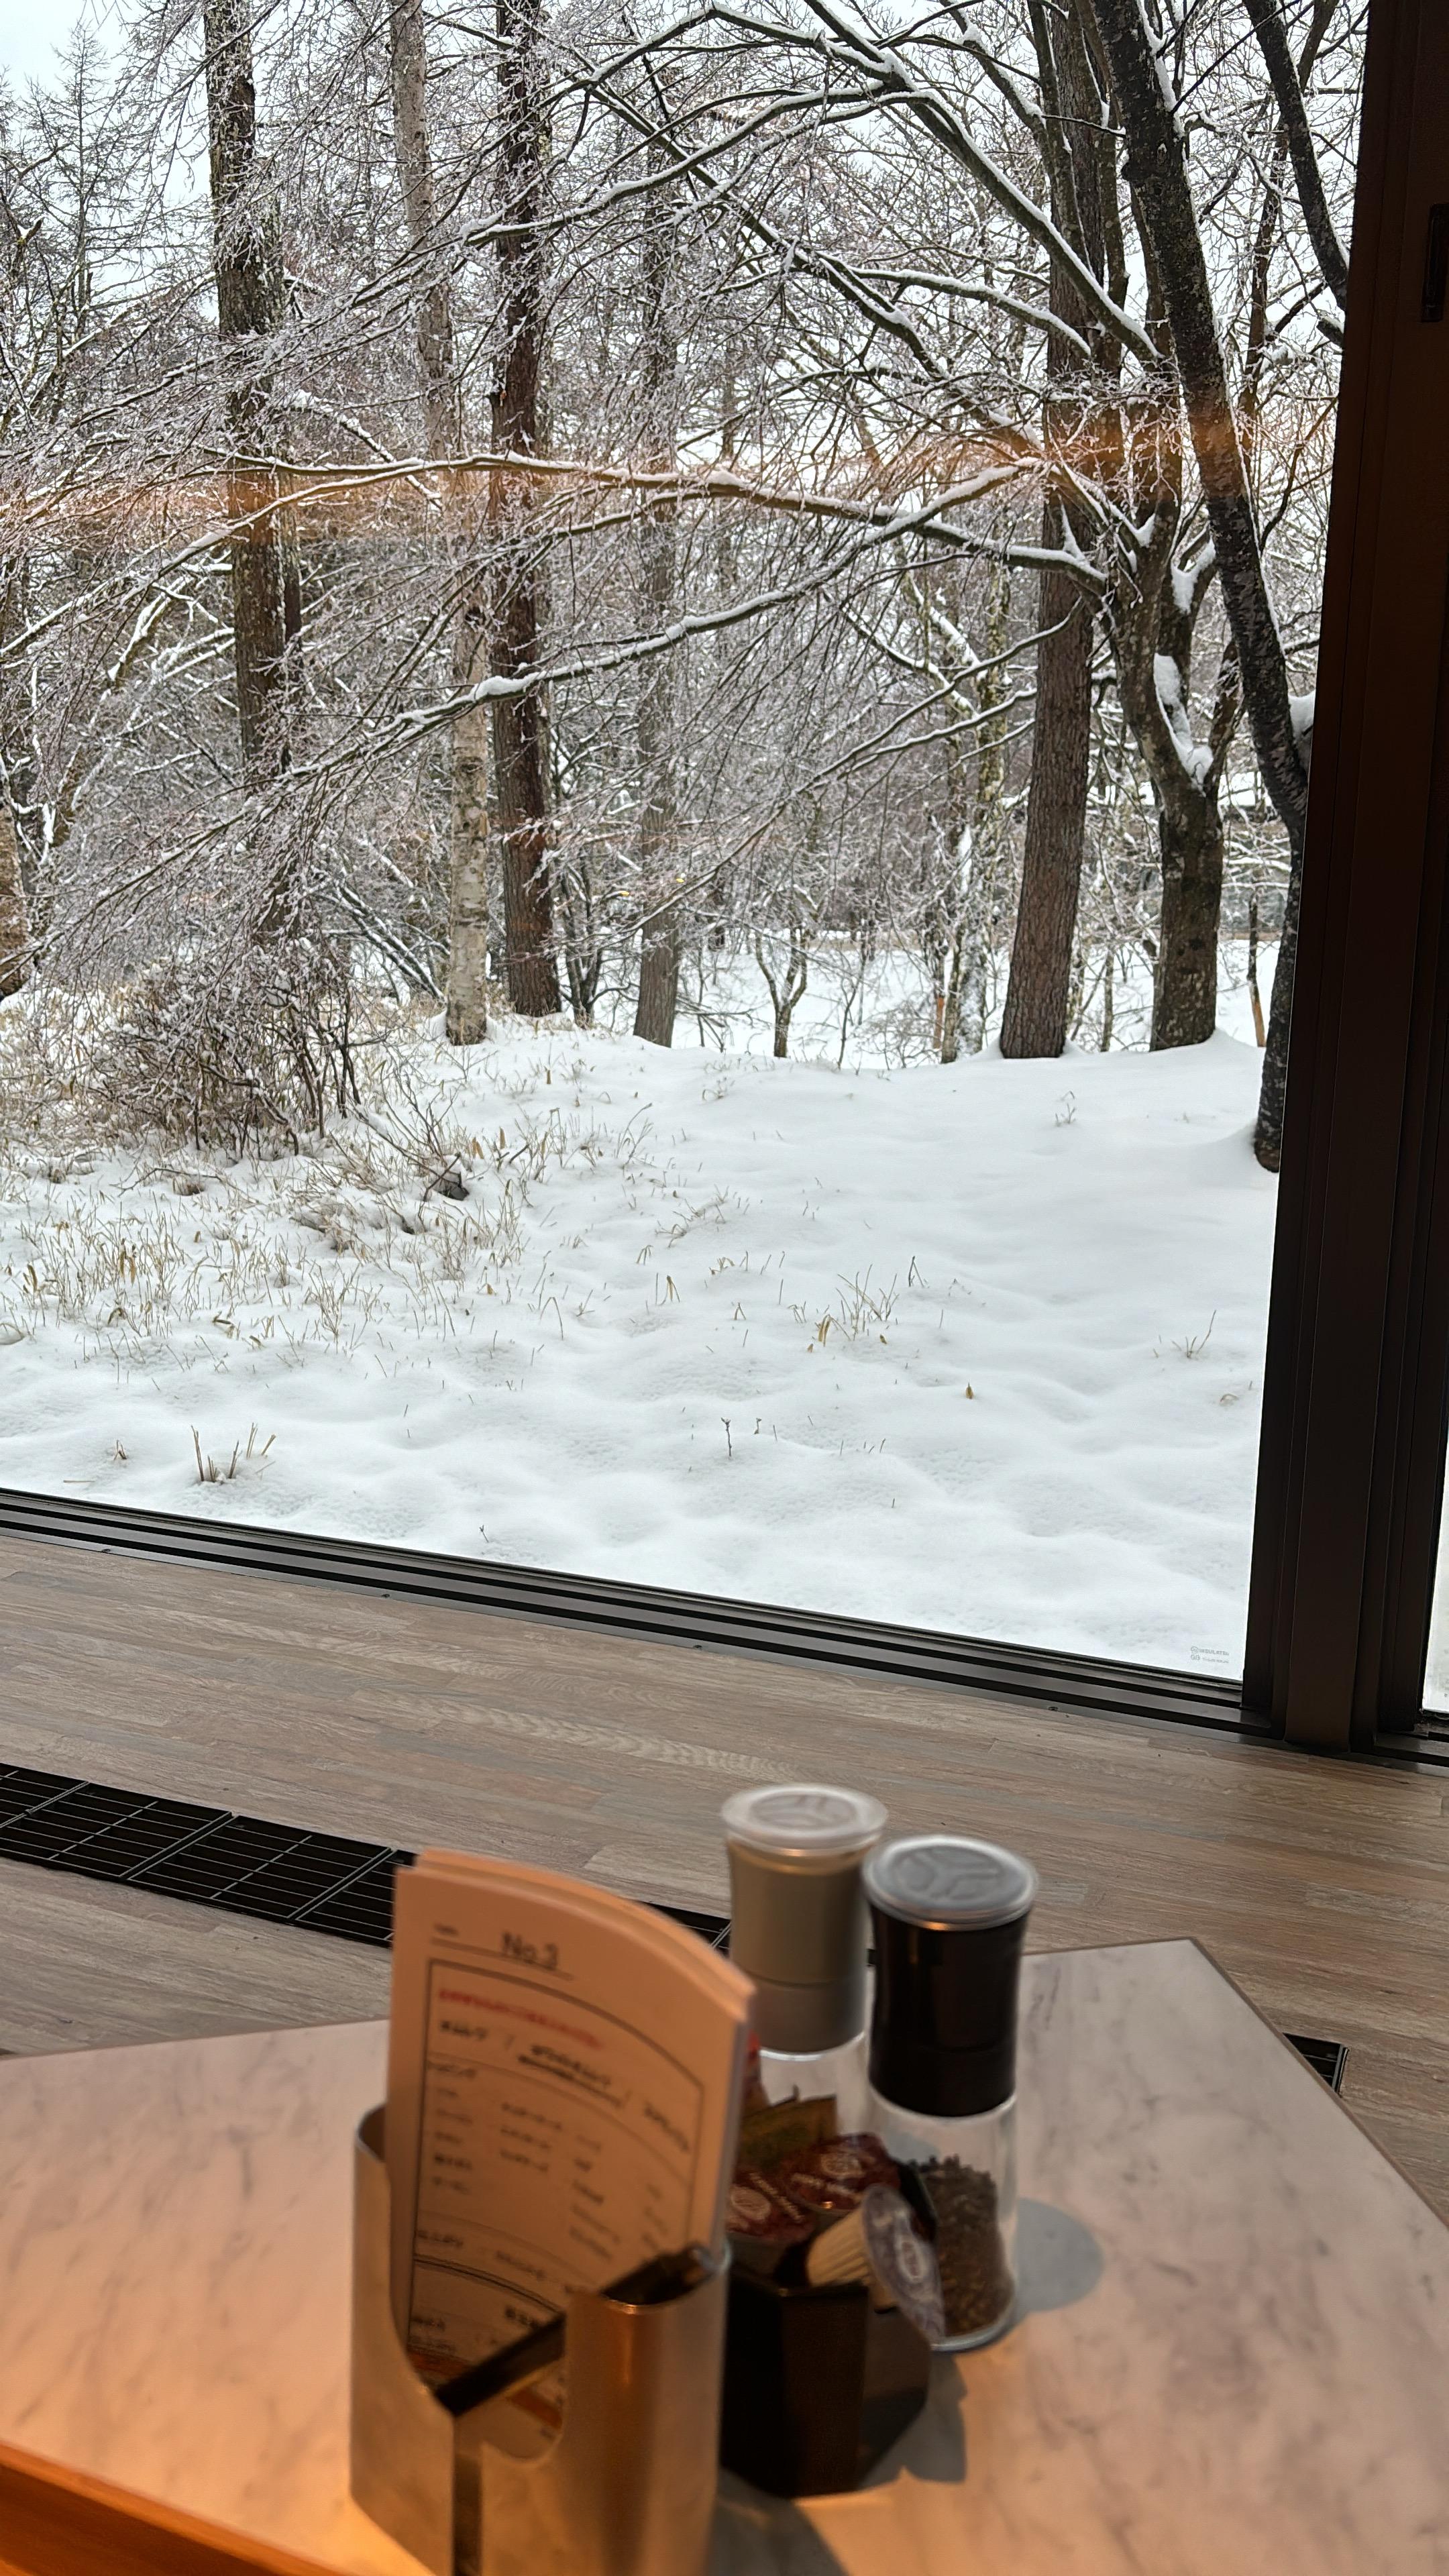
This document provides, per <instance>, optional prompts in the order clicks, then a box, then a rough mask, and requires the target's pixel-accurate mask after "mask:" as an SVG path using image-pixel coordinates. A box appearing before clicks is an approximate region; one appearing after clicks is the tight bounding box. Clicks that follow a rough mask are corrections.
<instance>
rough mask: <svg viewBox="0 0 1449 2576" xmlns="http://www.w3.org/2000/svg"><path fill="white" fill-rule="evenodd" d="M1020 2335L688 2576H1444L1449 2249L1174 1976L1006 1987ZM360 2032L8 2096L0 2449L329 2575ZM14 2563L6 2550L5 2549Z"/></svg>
mask: <svg viewBox="0 0 1449 2576" xmlns="http://www.w3.org/2000/svg"><path fill="white" fill-rule="evenodd" d="M1023 2012H1024V2023H1023V2034H1022V2038H1023V2047H1022V2062H1021V2096H1020V2099H1021V2156H1022V2189H1023V2193H1024V2195H1025V2199H1026V2205H1025V2209H1024V2215H1023V2234H1022V2272H1023V2302H1022V2306H1023V2312H1022V2313H1021V2315H1020V2316H1019V2318H1018V2321H1017V2322H1016V2324H1015V2325H1014V2326H1013V2327H1012V2329H1011V2331H1010V2332H1009V2333H1008V2334H1007V2335H1006V2336H1005V2337H1004V2338H1003V2339H1002V2340H1001V2341H1000V2342H999V2343H997V2344H996V2345H994V2346H992V2347H991V2348H990V2349H989V2350H987V2351H984V2352H979V2353H973V2354H968V2355H966V2356H963V2357H962V2359H961V2360H960V2361H958V2362H956V2363H946V2362H942V2363H940V2364H939V2365H938V2367H937V2373H936V2379H935V2384H934V2386H933V2391H932V2396H931V2401H930V2404H929V2406H928V2409H927V2412H926V2414H925V2415H924V2416H923V2417H922V2419H921V2420H920V2422H919V2423H917V2424H916V2425H915V2426H914V2427H913V2428H912V2430H911V2432H910V2433H909V2434H908V2435H907V2436H906V2438H905V2439H904V2440H903V2441H902V2442H901V2443H900V2444H899V2445H898V2447H897V2449H896V2450H895V2451H894V2452H893V2453H891V2454H890V2455H889V2457H888V2459H887V2460H886V2461H885V2462H884V2463H882V2466H881V2468H880V2469H879V2470H878V2471H877V2472H876V2474H875V2476H874V2477H873V2479H872V2480H871V2482H870V2484H869V2486H868V2487H867V2488H866V2489H864V2490H863V2491H862V2492H861V2493H860V2494H858V2495H854V2496H844V2497H831V2498H825V2499H822V2500H820V2501H818V2502H814V2503H807V2504H799V2505H784V2504H778V2503H775V2502H773V2501H771V2500H769V2499H766V2498H763V2497H759V2496H756V2495H754V2494H753V2493H752V2492H751V2491H750V2490H748V2489H746V2488H743V2487H741V2486H738V2485H737V2484H735V2483H734V2482H732V2481H726V2483H725V2492H724V2499H723V2502H722V2505H721V2510H720V2514H719V2516H718V2521H717V2533H716V2548H715V2564H714V2576H1108V2571H1117V2570H1121V2571H1122V2576H1128V2571H1131V2576H1254V2571H1257V2570H1264V2571H1269V2570H1271V2571H1272V2576H1449V2441H1446V2434H1445V2423H1446V2418H1445V2396H1446V2390H1449V2230H1446V2229H1445V2228H1444V2227H1443V2226H1442V2225H1441V2224H1440V2222H1439V2220H1438V2219H1437V2218H1436V2217H1435V2216H1434V2215H1433V2213H1432V2212H1431V2211H1430V2210H1429V2209H1428V2208H1427V2207H1426V2206H1425V2204H1424V2203H1423V2202H1422V2201H1421V2200H1420V2199H1419V2198H1418V2197H1417V2195H1416V2194H1415V2193H1414V2191H1413V2190H1412V2189H1411V2187H1410V2186H1409V2184H1408V2183H1407V2182H1405V2181H1404V2180H1403V2179H1402V2177H1401V2176H1400V2175H1399V2174H1398V2173H1397V2172H1396V2171H1395V2170H1394V2168H1393V2167H1392V2166H1391V2165H1390V2164H1389V2163H1388V2162H1387V2161H1386V2159H1385V2158H1384V2157H1383V2156H1381V2155H1380V2154H1379V2153H1378V2151H1377V2149H1376V2148H1375V2147H1374V2146H1373V2145H1372V2144H1371V2143H1370V2141H1369V2140H1368V2139H1367V2138H1366V2137H1365V2136H1364V2135H1363V2134H1362V2133H1361V2131H1360V2130H1358V2129H1357V2128H1356V2127H1355V2125H1354V2124H1353V2122H1352V2120H1351V2119H1350V2118H1349V2117H1348V2115H1347V2114H1346V2113H1345V2112H1344V2111H1343V2110H1342V2109H1341V2108H1340V2106H1339V2105H1338V2104H1337V2103H1336V2102H1335V2101H1334V2100H1333V2099H1332V2097H1331V2096H1330V2095H1329V2094H1328V2092H1327V2091H1326V2090H1325V2088H1324V2087H1323V2086H1321V2085H1320V2084H1319V2082H1318V2080H1317V2078H1316V2077H1315V2076H1314V2075H1312V2074H1311V2073H1310V2071H1309V2070H1308V2068H1307V2067H1306V2066H1305V2065H1304V2064H1303V2063H1302V2062H1301V2060H1300V2059H1299V2058H1298V2057H1297V2056H1296V2054H1295V2053H1294V2052H1293V2051H1292V2050H1291V2049H1289V2048H1288V2047H1286V2046H1285V2045H1284V2043H1283V2042H1281V2041H1280V2040H1279V2039H1278V2038H1277V2037H1276V2036H1275V2035H1274V2033H1273V2032H1271V2031H1270V2030H1269V2029H1268V2028H1267V2027H1266V2025H1265V2024H1264V2023H1263V2022H1262V2021H1260V2020H1259V2018H1258V2016H1257V2015H1256V2014H1255V2013H1254V2012H1253V2011H1252V2009H1251V2008H1250V2006H1249V2005H1248V2004H1247V2003H1245V2002H1244V2001H1243V1999H1242V1997H1241V1996H1240V1995H1239V1994H1238V1993H1237V1992H1236V1991H1235V1989H1234V1988H1233V1987H1232V1986H1231V1985H1230V1984H1229V1983H1228V1982H1227V1980H1226V1979H1225V1978H1223V1977H1222V1976H1221V1975H1219V1973H1218V1971H1217V1970H1216V1969H1215V1968H1214V1967H1213V1966H1212V1964H1211V1962H1210V1961H1209V1960H1208V1959H1207V1958H1206V1957H1205V1956H1204V1954H1203V1953H1202V1952H1201V1951H1200V1950H1198V1949H1197V1948H1196V1947H1195V1946H1194V1945H1193V1944H1191V1943H1189V1942H1166V1943H1153V1944H1147V1945H1144V1946H1141V1947H1135V1948H1129V1949H1118V1950H1095V1951H1090V1950H1089V1951H1076V1952H1067V1953H1063V1954H1061V1955H1058V1956H1055V1957H1038V1958H1033V1959H1030V1960H1028V1961H1027V1963H1026V1969H1025V1986H1024V1998H1023ZM383 2054H384V2032H383V2029H382V2026H381V2025H379V2024H365V2025H359V2026H355V2027H351V2028H345V2029H333V2030H320V2031H315V2030H314V2031H279V2032H274V2033H263V2034H261V2035H259V2036H257V2035H253V2036H249V2037H246V2038H241V2039H223V2040H205V2041H200V2042H181V2043H175V2044H170V2045H165V2046H160V2047H152V2048H130V2049H113V2050H105V2051H97V2052H87V2053H84V2054H78V2055H74V2056H58V2057H44V2058H37V2059H17V2060H13V2061H9V2062H6V2063H3V2064H0V2446H3V2447H5V2448H8V2449H9V2451H10V2452H11V2453H12V2454H14V2453H17V2452H18V2453H23V2454H26V2455H29V2456H31V2457H32V2458H34V2459H36V2460H38V2461H40V2462H44V2463H47V2464H54V2466H55V2467H56V2468H57V2469H58V2470H60V2471H62V2472H65V2473H69V2474H71V2475H75V2476H80V2477H82V2478H92V2479H98V2480H101V2481H106V2482H109V2483H111V2484H113V2485H115V2486H118V2487H121V2488H125V2489H127V2490H128V2491H130V2492H132V2493H134V2494H136V2495H137V2496H139V2497H143V2498H145V2499H147V2500H148V2501H149V2503H150V2504H151V2505H152V2506H153V2507H159V2508H162V2509H163V2510H165V2511H169V2512H170V2513H173V2514H177V2515H184V2516H188V2517H197V2518H199V2519H201V2520H202V2521H204V2522H206V2523H208V2524H210V2525H212V2526H215V2527H218V2528H219V2529H220V2530H222V2531H224V2532H226V2533H227V2534H229V2535H232V2536H233V2538H232V2545H233V2546H236V2545H237V2543H238V2541H240V2540H245V2541H246V2542H247V2543H248V2544H249V2545H251V2546H254V2547H255V2548H256V2549H257V2551H258V2554H259V2557H261V2558H263V2559H264V2558H265V2555H266V2553H267V2551H268V2550H271V2551H273V2552H279V2553H290V2554H291V2555H292V2557H293V2558H294V2559H300V2560H302V2561H304V2562H307V2563H309V2564H311V2565H313V2566H315V2567H316V2568H318V2569H320V2570H325V2571H327V2576H417V2567H416V2562H415V2561H414V2560H413V2559H411V2558H410V2557H408V2556H407V2555H406V2554H405V2553H404V2552H403V2551H402V2550H400V2549H398V2548H397V2547H396V2546H395V2545H394V2544H393V2543H392V2542H390V2541H389V2540H387V2539H386V2538H385V2536H384V2535H383V2534H382V2533H381V2532H380V2531H378V2530H377V2529H376V2528H375V2527H374V2526H373V2525H372V2524H371V2523H369V2522H368V2521H367V2519H366V2517H365V2516H364V2515H363V2514H362V2513H361V2512H360V2511H359V2510H358V2509H357V2507H356V2506H354V2505H353V2504H352V2503H351V2501H350V2499H349V2497H348V2494H347V2472H346V2440H347V2432H346V2419H347V2333H348V2328H347V2310H348V2263H349V2228H350V2188H351V2187H350V2158H351V2134H352V2129H353V2125H354V2123H355V2121H356V2120H357V2118H358V2117H359V2115H360V2114H361V2113H362V2112H363V2111H364V2110H365V2109H367V2108H368V2107H369V2105H370V2104H371V2103H373V2102H374V2101H376V2100H377V2099H378V2098H379V2096H380V2094H381V2091H382V2080H383ZM0 2555H3V2546H0Z"/></svg>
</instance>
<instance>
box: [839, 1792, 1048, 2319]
mask: <svg viewBox="0 0 1449 2576" xmlns="http://www.w3.org/2000/svg"><path fill="white" fill-rule="evenodd" d="M1036 1890H1037V1876H1036V1872H1035V1870H1034V1869H1033V1868H1032V1867H1031V1864H1030V1862H1028V1861H1024V1860H1020V1859H1018V1857H1017V1855H1016V1853H1015V1852H1009V1851H1002V1850H1000V1849H999V1848H998V1847H997V1845H996V1844H994V1843H980V1842H971V1841H968V1840H966V1839H965V1838H964V1837H962V1836H958V1835H952V1834H913V1835H908V1836H906V1837H903V1838H902V1839H901V1840H900V1841H898V1842H892V1843H887V1844H886V1845H885V1846H884V1847H883V1849H881V1850H880V1851H877V1852H874V1853H872V1855H871V1857H870V1859H869V1860H868V1861H867V1863H866V1866H865V1891H866V1895H867V1898H868V1900H869V1904H870V1911H871V1917H872V1922H873V1927H874V1936H875V1996H874V2004H873V2010H872V2016H871V2033H870V2086H871V2096H872V2110H871V2115H870V2119H869V2126H870V2127H872V2128H873V2129H875V2130H876V2131H877V2132H878V2134H879V2136H880V2137H881V2139H882V2140H883V2142H884V2144H885V2146H886V2148H887V2150H888V2152H889V2153H890V2154H891V2155H892V2156H895V2157H896V2158H897V2159H898V2160H899V2161H900V2162H902V2163H904V2164H908V2165H912V2166H914V2167H915V2169H916V2171H917V2173H918V2174H919V2175H920V2178H921V2180H922V2182H923V2183H924V2185H925V2188H926V2191H927V2193H928V2195H929V2198H930V2201H931V2205H932V2208H933V2210H934V2212H935V2219H936V2258H937V2261H938V2263H939V2265H940V2271H941V2289H942V2295H943V2299H944V2304H945V2314H946V2332H945V2334H944V2336H943V2337H942V2339H941V2341H940V2343H939V2344H938V2346H937V2349H938V2351H943V2352H966V2351H969V2350H970V2349H971V2348H972V2347H973V2346H974V2345H976V2344H982V2343H990V2342H991V2340H992V2338H993V2337H994V2336H996V2335H998V2334H1000V2333H1001V2332H1002V2330H1003V2328H1004V2327H1005V2326H1006V2325H1007V2324H1008V2323H1009V2322H1010V2319H1011V2315H1012V2310H1013V2307H1014V2305H1015V2300H1016V2017H1017V1988H1018V1984H1019V1980H1020V1971H1021V1952H1022V1944H1023V1941H1024V1939H1025V1936H1026V1924H1027V1917H1028V1915H1029V1914H1030V1912H1031V1908H1032V1903H1033V1900H1034V1898H1035V1896H1036Z"/></svg>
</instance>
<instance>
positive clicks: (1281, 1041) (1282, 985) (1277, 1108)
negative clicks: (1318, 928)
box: [1253, 843, 1303, 1172]
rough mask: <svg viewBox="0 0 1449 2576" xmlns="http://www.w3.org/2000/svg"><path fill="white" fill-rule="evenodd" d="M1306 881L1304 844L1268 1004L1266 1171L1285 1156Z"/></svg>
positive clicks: (1259, 1138) (1262, 1125)
mask: <svg viewBox="0 0 1449 2576" xmlns="http://www.w3.org/2000/svg"><path fill="white" fill-rule="evenodd" d="M1302 884H1303V850H1302V845H1301V843H1300V845H1299V846H1298V848H1296V849H1295V850H1294V852H1293V855H1292V858H1291V860H1290V862H1289V868H1288V892H1287V895H1286V897H1285V899H1284V904H1283V928H1282V930H1281V932H1280V934H1279V938H1278V957H1277V963H1276V964H1275V966H1274V968H1273V998H1272V1001H1271V1002H1270V1003H1269V1005H1268V1043H1267V1045H1266V1046H1265V1047H1264V1049H1263V1081H1262V1087H1261V1089H1260V1091H1259V1093H1258V1124H1257V1127H1256V1129H1255V1130H1254V1134H1253V1151H1254V1153H1255V1154H1256V1155H1257V1157H1258V1160H1259V1162H1260V1163H1261V1164H1262V1166H1263V1169H1264V1171H1265V1172H1276V1171H1277V1169H1278V1167H1279V1165H1280V1163H1281V1162H1282V1159H1283V1107H1284V1103H1285V1101H1286V1099H1287V1096H1288V1033H1289V1030H1290V1028H1291V1026H1292V1020H1293V978H1294V975H1295V973H1296V971H1297V966H1298V906H1299V898H1300V895H1301V892H1302Z"/></svg>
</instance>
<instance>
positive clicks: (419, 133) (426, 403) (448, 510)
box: [388, 0, 489, 1046]
mask: <svg viewBox="0 0 1449 2576" xmlns="http://www.w3.org/2000/svg"><path fill="white" fill-rule="evenodd" d="M388 48H389V56H390V61H391V69H392V118H393V144H394V150H395V152H396V156H397V168H398V181H399V187H400V190H401V195H402V204H403V216H404V220H405V222H406V225H407V231H408V241H409V245H410V248H411V252H412V259H413V265H414V272H415V276H416V310H415V337H416V344H417V365H418V382H419V387H420V390H421V394H422V405H423V426H424V429H425V431H426V434H427V443H428V453H429V455H430V456H432V457H434V458H436V459H450V458H456V457H457V456H458V455H459V454H460V452H461V449H462V444H463V395H462V385H461V382H460V379H459V373H458V362H457V334H456V331H455V328H454V322H453V299H452V293H451V290H450V286H449V279H448V272H447V268H446V265H445V260H444V245H443V243H442V241H441V239H440V237H439V232H438V217H437V193H436V189H435V186H434V181H433V154H432V143H431V137H430V133H429V126H428V96H427V77H428V64H427V30H426V27H425V24H424V20H423V7H422V0H391V7H390V10H389V13H388ZM439 483H440V490H439V495H438V498H439V504H440V508H441V512H442V519H443V538H444V542H443V548H442V552H443V558H444V561H445V563H446V564H447V566H448V569H449V573H450V577H451V579H452V581H453V583H454V585H455V586H456V588H457V589H458V592H459V604H458V608H457V612H456V617H455V622H454V628H453V650H452V663H453V686H454V690H455V692H456V693H457V694H458V695H459V696H460V697H464V698H466V693H467V692H468V691H469V690H470V689H472V688H473V686H474V685H475V683H476V682H477V681H478V680H479V679H480V678H481V677H482V675H483V671H484V668H485V665H486V648H487V627H488V619H487V600H486V595H485V592H484V589H483V585H482V581H481V579H480V578H479V577H478V576H476V575H474V574H472V573H471V572H470V569H469V555H470V550H471V549H470V530H469V526H468V508H467V485H466V481H465V479H464V478H463V477H462V476H461V475H460V474H459V473H458V472H457V471H456V470H455V469H453V468H452V467H450V466H448V465H447V464H445V465H444V469H443V472H442V474H441V475H440V478H439ZM488 731H489V718H488V710H487V705H486V702H475V703H472V704H468V703H465V704H464V705H463V706H462V708H461V710H460V712H459V713H458V714H457V715H455V716H454V718H453V721H452V725H451V728H450V735H449V780H448V788H449V793H448V962H447V970H446V985H445V994H444V1010H445V1025H446V1029H447V1035H448V1039H449V1042H450V1044H452V1045H453V1046H476V1045H477V1043H478V1041H479V1040H480V1039H481V1038H484V1037H486V1036H487V1034H488Z"/></svg>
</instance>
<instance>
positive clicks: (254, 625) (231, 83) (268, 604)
mask: <svg viewBox="0 0 1449 2576" xmlns="http://www.w3.org/2000/svg"><path fill="white" fill-rule="evenodd" d="M205 32H206V103H207V129H208V138H209V143H210V164H211V211H212V257H213V266H214V271H215V277H216V306H217V327H218V331H219V335H220V340H221V356H222V380H223V386H224V399H225V408H226V425H227V434H228V440H229V443H230V447H231V450H232V456H231V462H230V464H229V466H228V469H227V509H228V515H229V517H230V519H231V522H232V529H233V534H232V537H231V543H230V556H231V596H232V632H233V639H234V649H235V658H236V695H237V723H238V729H239V732H240V736H241V755H242V776H243V779H244V782H245V784H246V785H247V786H248V787H251V788H258V787H265V786H267V785H269V784H271V783H272V782H273V781H274V780H275V779H277V778H278V777H279V776H280V775H281V774H282V772H283V771H284V770H285V769H286V768H287V766H288V763H289V761H290V758H291V734H292V726H293V720H294V716H295V712H296V701H297V697H298V692H299V689H300V684H301V649H302V590H301V567H300V564H299V561H298V556H297V548H296V544H295V541H294V539H293V537H292V535H291V532H290V530H289V528H288V526H287V522H286V513H285V509H284V506H283V501H284V495H283V492H282V488H281V477H280V476H279V475H278V474H277V473H276V472H275V471H274V470H273V469H272V468H270V467H268V466H265V465H262V464H260V463H257V462H248V460H249V459H251V460H256V459H259V458H262V457H265V456H267V455H269V454H271V453H272V452H273V451H274V448H275V443H276V441H275V405H274V401H273V388H272V381H271V366H272V363H273V353H274V347H275V342H276V339H277V336H278V334H279V333H280V331H281V329H282V326H283V323H284V321H285V319H286V284H285V279H284V276H283V271H282V242H281V229H280V225H279V223H278V219H277V209H276V205H275V202H274V200H273V198H272V196H271V194H270V192H269V190H268V188H267V185H266V182H265V181H264V180H263V179H262V178H261V177H260V176H259V174H258V171H257V149H256V142H257V103H256V88H255V83H254V79H253V73H252V37H251V23H250V20H249V17H248V15H247V0H206V6H205Z"/></svg>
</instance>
